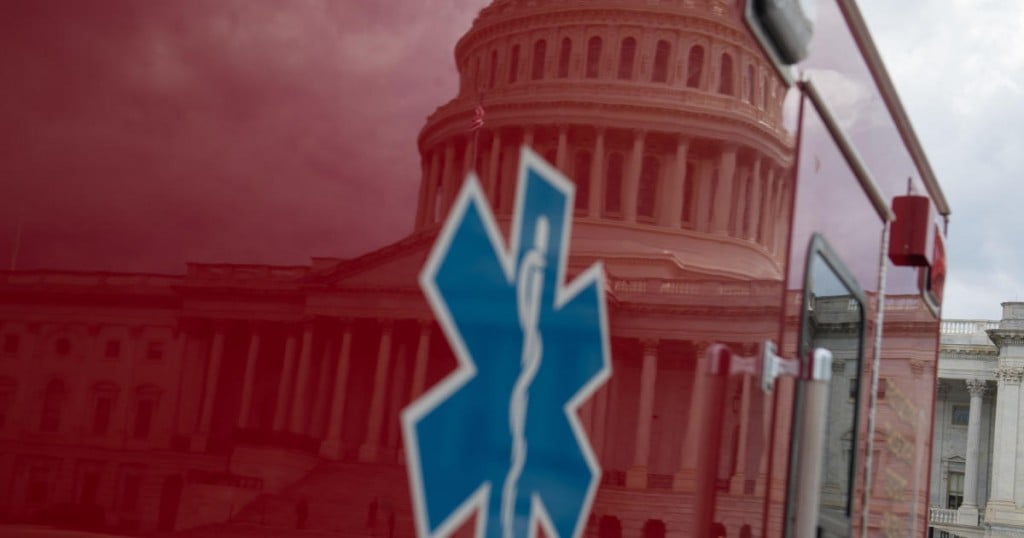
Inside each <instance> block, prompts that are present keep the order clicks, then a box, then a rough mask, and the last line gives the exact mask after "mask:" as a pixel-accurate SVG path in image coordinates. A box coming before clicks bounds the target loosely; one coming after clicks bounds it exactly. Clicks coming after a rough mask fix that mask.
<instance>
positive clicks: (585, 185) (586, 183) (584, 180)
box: [572, 150, 591, 213]
mask: <svg viewBox="0 0 1024 538" xmlns="http://www.w3.org/2000/svg"><path fill="white" fill-rule="evenodd" d="M590 159H591V157H590V152H589V151H586V150H580V151H577V152H576V158H575V160H574V162H573V167H572V170H573V175H574V176H575V179H576V202H575V208H576V211H577V212H578V213H586V212H587V206H588V205H589V200H590Z"/></svg>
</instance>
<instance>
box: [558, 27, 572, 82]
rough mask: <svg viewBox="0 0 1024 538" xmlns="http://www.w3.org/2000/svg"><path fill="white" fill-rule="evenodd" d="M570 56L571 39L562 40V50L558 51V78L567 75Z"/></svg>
mask: <svg viewBox="0 0 1024 538" xmlns="http://www.w3.org/2000/svg"><path fill="white" fill-rule="evenodd" d="M571 56H572V40H571V39H569V38H568V37H567V38H565V39H563V40H562V50H561V51H560V52H559V53H558V78H567V77H568V76H569V58H570V57H571Z"/></svg>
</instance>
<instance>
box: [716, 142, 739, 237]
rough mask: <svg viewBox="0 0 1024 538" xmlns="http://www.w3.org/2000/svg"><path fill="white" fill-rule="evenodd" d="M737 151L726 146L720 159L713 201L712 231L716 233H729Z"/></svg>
mask: <svg viewBox="0 0 1024 538" xmlns="http://www.w3.org/2000/svg"><path fill="white" fill-rule="evenodd" d="M736 151H737V148H736V146H733V145H729V146H725V147H724V148H723V149H722V155H721V157H720V158H719V164H718V177H717V178H715V179H714V181H715V198H714V200H712V201H711V203H712V205H713V208H712V212H713V213H714V216H713V217H712V222H711V231H712V232H715V233H720V234H725V233H728V232H729V217H730V215H729V209H730V208H731V207H732V196H733V192H732V188H733V181H734V180H735V176H736Z"/></svg>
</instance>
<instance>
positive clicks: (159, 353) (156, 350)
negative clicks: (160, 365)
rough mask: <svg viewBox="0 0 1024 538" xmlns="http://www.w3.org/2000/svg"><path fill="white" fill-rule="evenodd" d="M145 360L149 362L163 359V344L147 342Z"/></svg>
mask: <svg viewBox="0 0 1024 538" xmlns="http://www.w3.org/2000/svg"><path fill="white" fill-rule="evenodd" d="M146 358H147V359H150V360H154V361H156V360H160V359H162V358H164V343H163V342H149V343H147V344H146Z"/></svg>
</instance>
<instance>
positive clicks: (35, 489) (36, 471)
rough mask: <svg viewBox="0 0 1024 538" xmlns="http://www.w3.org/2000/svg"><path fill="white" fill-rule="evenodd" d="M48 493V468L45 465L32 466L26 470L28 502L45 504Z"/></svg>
mask: <svg viewBox="0 0 1024 538" xmlns="http://www.w3.org/2000/svg"><path fill="white" fill-rule="evenodd" d="M49 493H50V470H49V469H47V468H46V467H32V468H31V469H29V471H28V492H27V498H28V502H29V504H45V503H46V499H47V497H49Z"/></svg>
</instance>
